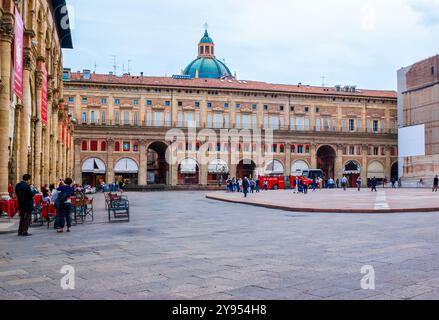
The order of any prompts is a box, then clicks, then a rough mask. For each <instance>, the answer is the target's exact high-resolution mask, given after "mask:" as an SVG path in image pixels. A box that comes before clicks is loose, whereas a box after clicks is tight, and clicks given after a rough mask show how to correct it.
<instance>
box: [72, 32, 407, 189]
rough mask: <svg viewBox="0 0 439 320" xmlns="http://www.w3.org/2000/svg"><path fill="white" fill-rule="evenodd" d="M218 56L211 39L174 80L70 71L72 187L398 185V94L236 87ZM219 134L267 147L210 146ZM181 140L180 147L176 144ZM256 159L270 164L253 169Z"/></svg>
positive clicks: (202, 43)
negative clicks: (261, 182) (344, 181)
mask: <svg viewBox="0 0 439 320" xmlns="http://www.w3.org/2000/svg"><path fill="white" fill-rule="evenodd" d="M214 51H215V45H214V43H213V41H212V39H211V38H210V37H209V35H208V33H207V31H206V33H205V35H204V37H203V38H202V39H201V41H200V43H199V45H198V58H197V59H196V60H194V61H193V62H191V63H190V64H189V65H188V66H187V68H186V69H185V70H184V72H183V74H182V75H178V76H173V77H146V76H144V75H143V74H141V75H139V76H132V75H129V74H125V75H123V76H116V75H114V74H111V73H110V74H95V73H91V72H90V71H89V70H84V71H83V72H71V70H69V69H65V70H64V88H65V90H64V100H65V101H66V103H67V104H68V106H69V110H70V112H71V114H72V117H73V118H74V119H76V124H75V132H74V148H75V153H74V154H75V159H74V167H75V173H74V177H75V179H76V181H77V182H78V183H81V182H82V183H90V184H94V185H97V184H99V183H100V182H101V181H105V182H106V183H112V182H115V181H118V180H120V179H127V180H129V182H130V183H131V184H134V185H142V186H143V185H149V184H167V185H182V184H197V185H209V184H217V183H218V180H219V177H220V176H221V177H223V179H224V178H225V177H226V176H231V177H244V176H254V175H255V174H263V175H285V176H290V175H295V174H301V173H302V172H303V171H305V170H307V169H314V168H319V169H322V170H323V171H324V172H325V175H326V178H330V177H332V178H334V179H335V178H341V177H342V176H343V175H347V176H348V177H350V179H351V183H352V184H354V182H355V180H356V178H357V177H358V176H361V177H362V178H363V181H364V183H366V181H367V179H368V178H372V177H376V178H379V179H383V178H385V177H387V178H388V179H390V177H391V176H397V167H398V165H397V159H398V158H397V100H396V92H393V91H372V90H360V89H357V88H355V87H352V86H337V87H310V86H304V85H301V84H298V85H276V84H269V83H263V82H256V81H244V80H238V79H236V77H234V76H233V75H232V74H231V72H230V70H229V69H228V68H227V66H226V65H225V64H224V63H223V62H221V61H219V60H217V59H216V58H215V55H214ZM206 129H211V130H208V131H206ZM221 129H236V130H235V131H241V130H246V129H249V130H252V131H254V130H256V131H258V130H261V132H262V140H261V141H258V140H253V141H250V142H249V141H246V140H245V139H243V138H242V137H241V138H240V139H239V140H237V141H234V140H227V141H223V140H218V141H216V140H209V141H208V142H205V141H204V138H203V137H205V133H206V132H210V134H212V132H213V133H216V134H217V136H218V137H219V136H220V132H221ZM170 130H171V131H170ZM271 130H273V131H272V132H273V136H272V138H270V139H268V138H267V136H266V134H267V133H269V132H271ZM179 131H180V132H181V131H182V132H184V133H185V139H184V140H178V139H176V138H175V137H173V132H174V133H175V132H179ZM191 132H192V133H191ZM171 133H172V134H171ZM208 134H209V133H208ZM169 136H171V137H169ZM171 144H172V146H173V148H172V152H169V150H171V148H170V145H171ZM203 147H204V149H203ZM167 150H168V155H169V154H171V156H170V158H167V157H166V155H167ZM256 151H258V152H259V153H260V152H262V153H263V154H264V155H265V158H264V159H265V160H263V161H262V162H258V161H257V160H255V158H256V157H255V152H256ZM201 153H202V154H203V155H205V154H208V155H209V161H207V162H206V161H203V160H204V159H202V157H200V154H201ZM267 155H268V157H267ZM166 159H168V160H169V159H171V160H172V162H171V163H170V162H169V161H166ZM267 159H268V160H267Z"/></svg>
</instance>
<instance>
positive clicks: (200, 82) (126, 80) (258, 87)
mask: <svg viewBox="0 0 439 320" xmlns="http://www.w3.org/2000/svg"><path fill="white" fill-rule="evenodd" d="M82 75H83V74H82V73H81V72H79V73H78V72H75V73H71V76H70V80H69V81H67V82H72V81H73V82H74V81H79V82H82V83H101V84H121V85H123V84H126V85H150V86H169V87H183V88H209V89H235V90H251V91H269V92H278V93H305V94H324V95H342V96H352V97H371V98H386V99H396V97H397V94H396V91H386V90H363V89H356V92H344V91H341V92H338V91H337V90H336V89H335V88H333V87H314V86H305V85H286V84H272V83H266V82H259V81H248V80H234V79H174V78H171V77H145V76H144V77H141V76H131V75H124V76H114V75H108V74H91V75H90V80H84V79H83V76H82Z"/></svg>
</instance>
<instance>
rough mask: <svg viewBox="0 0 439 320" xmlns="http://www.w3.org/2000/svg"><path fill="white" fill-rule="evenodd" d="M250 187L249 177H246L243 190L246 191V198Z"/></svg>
mask: <svg viewBox="0 0 439 320" xmlns="http://www.w3.org/2000/svg"><path fill="white" fill-rule="evenodd" d="M249 187H250V183H249V181H248V179H247V177H244V180H242V192H243V193H244V198H247V194H248V188H249Z"/></svg>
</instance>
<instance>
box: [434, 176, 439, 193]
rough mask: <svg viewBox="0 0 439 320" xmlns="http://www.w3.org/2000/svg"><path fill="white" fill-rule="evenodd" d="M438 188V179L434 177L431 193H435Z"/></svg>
mask: <svg viewBox="0 0 439 320" xmlns="http://www.w3.org/2000/svg"><path fill="white" fill-rule="evenodd" d="M438 186H439V177H438V176H437V175H436V177H434V179H433V192H437V188H438Z"/></svg>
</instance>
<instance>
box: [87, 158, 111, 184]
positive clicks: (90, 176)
mask: <svg viewBox="0 0 439 320" xmlns="http://www.w3.org/2000/svg"><path fill="white" fill-rule="evenodd" d="M106 172H107V167H106V165H105V163H104V161H102V160H101V159H99V158H88V159H86V160H85V161H84V162H83V164H82V184H83V185H90V186H92V187H97V188H99V186H100V185H101V182H105V175H106Z"/></svg>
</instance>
